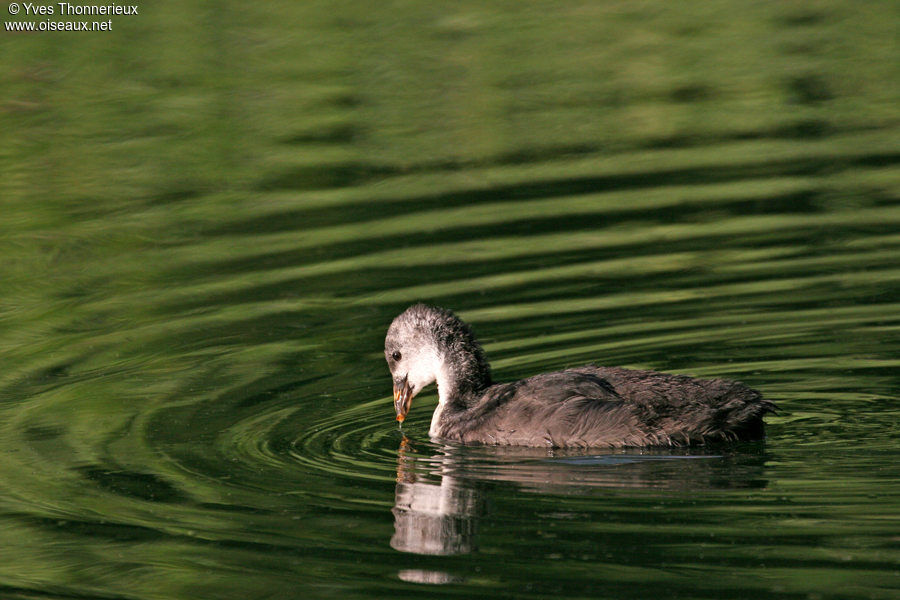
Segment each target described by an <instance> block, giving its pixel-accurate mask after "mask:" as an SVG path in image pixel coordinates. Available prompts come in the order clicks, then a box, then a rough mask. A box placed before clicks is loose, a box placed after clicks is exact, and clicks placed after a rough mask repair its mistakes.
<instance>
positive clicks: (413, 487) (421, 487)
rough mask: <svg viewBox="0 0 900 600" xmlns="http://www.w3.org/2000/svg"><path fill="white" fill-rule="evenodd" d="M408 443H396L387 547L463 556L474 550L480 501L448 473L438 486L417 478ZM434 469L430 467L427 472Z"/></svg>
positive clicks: (415, 465)
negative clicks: (391, 526) (391, 521)
mask: <svg viewBox="0 0 900 600" xmlns="http://www.w3.org/2000/svg"><path fill="white" fill-rule="evenodd" d="M409 450H410V444H409V440H408V439H407V438H406V437H404V438H403V441H402V442H401V443H400V450H399V458H398V461H397V488H396V492H395V495H394V508H393V510H392V512H393V513H394V536H393V537H392V538H391V546H392V547H393V548H394V549H396V550H400V551H401V552H413V553H416V554H444V555H446V554H467V553H469V552H472V551H473V550H474V549H475V542H474V540H475V529H476V516H477V515H478V513H479V512H480V509H481V504H482V498H481V496H480V494H479V493H478V491H477V489H476V488H475V487H473V486H466V485H464V484H462V483H461V482H460V481H458V480H457V479H456V478H455V477H453V476H452V475H450V474H449V473H440V474H439V479H440V484H437V483H429V482H428V481H425V480H422V479H421V478H420V477H418V476H417V473H416V469H417V466H418V465H417V464H416V458H415V457H414V455H412V454H411V453H410V452H409ZM433 468H434V467H433V466H432V467H431V469H433Z"/></svg>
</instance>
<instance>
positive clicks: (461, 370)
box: [385, 304, 774, 448]
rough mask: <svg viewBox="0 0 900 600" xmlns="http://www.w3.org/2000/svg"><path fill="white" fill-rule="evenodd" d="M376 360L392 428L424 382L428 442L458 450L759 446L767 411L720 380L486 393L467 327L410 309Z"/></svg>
mask: <svg viewBox="0 0 900 600" xmlns="http://www.w3.org/2000/svg"><path fill="white" fill-rule="evenodd" d="M385 355H386V358H387V361H388V365H389V366H390V368H391V373H392V375H393V377H394V399H395V407H396V410H397V419H398V420H400V421H403V419H404V418H405V417H406V413H407V412H408V410H409V407H410V402H411V400H412V397H413V396H414V395H415V394H416V393H418V392H419V391H421V389H422V388H424V387H425V386H426V385H428V384H430V383H431V382H433V381H436V382H437V385H438V395H439V403H438V407H437V409H436V410H435V413H434V417H433V418H432V422H431V429H430V431H429V433H430V434H431V435H432V436H433V437H435V438H442V439H449V440H456V441H460V442H463V443H483V444H500V445H515V446H549V447H561V448H570V447H585V448H593V447H622V446H683V445H689V444H697V443H705V442H712V441H726V440H752V439H760V438H762V437H763V435H764V426H763V420H762V417H763V416H764V415H765V414H766V413H767V412H772V411H773V410H774V405H773V404H772V403H771V402H769V401H767V400H765V399H763V398H762V396H761V395H760V394H759V392H757V391H755V390H753V389H751V388H749V387H747V386H745V385H743V384H741V383H737V382H733V381H727V380H724V379H694V378H691V377H686V376H683V375H668V374H665V373H658V372H655V371H640V370H631V369H622V368H617V367H598V366H593V365H588V366H584V367H579V368H575V369H567V370H565V371H558V372H554V373H545V374H541V375H536V376H534V377H529V378H527V379H522V380H520V381H515V382H511V383H499V384H492V382H491V376H490V367H489V366H488V363H487V360H486V358H485V356H484V352H483V350H482V349H481V346H480V345H479V344H478V342H477V341H475V338H474V336H473V335H472V332H471V330H470V328H469V327H468V325H466V324H465V323H463V322H462V321H461V320H460V319H459V318H458V317H456V316H455V315H454V314H453V313H451V312H450V311H446V310H443V309H440V308H435V307H430V306H425V305H422V304H417V305H414V306H412V307H410V308H409V309H407V310H406V311H405V312H403V313H402V314H401V315H400V316H398V317H397V318H396V319H395V320H394V322H393V323H392V324H391V327H390V329H389V330H388V335H387V338H386V340H385Z"/></svg>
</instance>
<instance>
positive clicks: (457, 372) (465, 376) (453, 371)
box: [429, 348, 491, 436]
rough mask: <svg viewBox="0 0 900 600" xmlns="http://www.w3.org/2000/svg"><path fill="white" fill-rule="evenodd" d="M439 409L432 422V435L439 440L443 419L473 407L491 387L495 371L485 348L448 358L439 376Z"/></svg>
mask: <svg viewBox="0 0 900 600" xmlns="http://www.w3.org/2000/svg"><path fill="white" fill-rule="evenodd" d="M435 379H436V381H437V387H438V406H437V408H436V409H435V410H434V416H432V418H431V429H430V430H429V433H430V434H431V435H433V436H438V432H439V427H440V423H441V421H442V419H443V418H445V417H448V416H451V415H453V414H458V413H460V412H463V411H465V410H467V409H469V408H470V407H471V406H473V405H474V404H475V403H476V402H477V401H478V400H479V399H480V398H481V396H482V394H483V393H484V390H486V389H487V388H488V387H489V386H490V385H491V368H490V365H489V364H488V362H487V360H486V359H485V358H484V353H483V352H482V351H481V348H475V349H473V351H471V352H458V353H456V354H454V355H452V356H445V358H444V361H443V364H442V365H441V368H440V370H439V371H438V373H437V374H436V378H435Z"/></svg>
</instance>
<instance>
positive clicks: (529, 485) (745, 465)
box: [390, 438, 770, 582]
mask: <svg viewBox="0 0 900 600" xmlns="http://www.w3.org/2000/svg"><path fill="white" fill-rule="evenodd" d="M769 458H770V457H768V456H767V455H766V453H765V452H764V444H763V443H761V442H758V443H745V444H737V445H728V446H721V447H714V446H707V447H703V448H671V449H669V448H659V449H646V448H645V449H630V450H628V451H626V452H622V451H609V452H603V451H600V452H596V451H594V452H589V451H587V452H586V451H583V450H582V451H564V450H563V451H561V450H553V451H548V450H547V449H543V448H505V447H477V448H471V447H464V446H456V445H449V444H446V445H441V446H439V447H438V451H437V453H436V454H433V455H431V456H427V455H423V454H416V451H415V449H414V448H413V446H412V445H411V444H410V442H409V441H408V440H407V439H406V438H404V439H403V441H402V442H401V446H400V449H399V451H398V461H397V486H396V489H395V496H394V507H393V509H392V511H391V512H392V513H393V515H394V534H393V536H392V537H391V540H390V545H391V547H393V548H394V549H395V550H399V551H401V552H408V553H414V554H423V555H442V556H448V555H459V554H470V553H473V552H476V551H477V550H478V543H477V539H478V528H479V527H478V525H479V521H480V519H481V518H482V517H483V516H485V515H486V514H487V512H488V511H487V508H486V507H487V506H488V505H489V502H488V500H489V497H490V495H491V493H492V492H491V490H492V489H493V488H494V486H496V485H497V484H498V483H499V484H500V485H507V484H512V485H514V486H516V488H518V489H519V490H520V491H522V492H526V493H528V492H532V493H545V494H547V493H549V494H563V495H595V496H597V497H598V498H599V497H602V496H604V495H607V494H610V493H614V491H615V490H621V489H623V488H624V489H635V488H638V489H651V490H661V491H663V492H665V493H668V492H671V493H673V494H685V493H690V494H694V493H697V492H702V491H707V490H717V489H761V488H765V487H766V486H767V485H768V480H767V479H766V478H765V463H766V461H767V460H769ZM406 575H407V576H410V574H409V573H407V574H406ZM422 577H424V578H425V580H423V581H424V582H431V581H430V579H429V578H437V580H441V577H439V576H438V575H436V574H434V573H427V574H423V575H422Z"/></svg>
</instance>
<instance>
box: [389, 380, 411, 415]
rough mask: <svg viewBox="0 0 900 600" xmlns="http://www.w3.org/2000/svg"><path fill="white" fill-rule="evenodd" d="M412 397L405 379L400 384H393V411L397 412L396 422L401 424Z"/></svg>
mask: <svg viewBox="0 0 900 600" xmlns="http://www.w3.org/2000/svg"><path fill="white" fill-rule="evenodd" d="M412 396H413V394H412V388H411V387H409V382H407V381H406V378H405V377H404V378H403V381H401V382H400V383H394V410H395V411H397V420H398V421H400V422H401V423H402V422H403V419H405V418H406V413H408V412H409V407H410V406H412Z"/></svg>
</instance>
